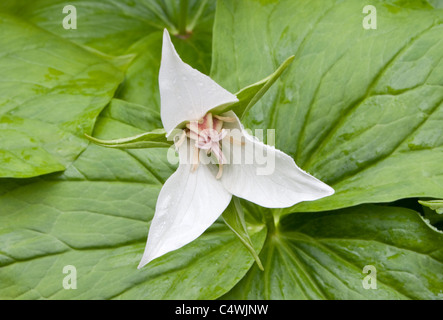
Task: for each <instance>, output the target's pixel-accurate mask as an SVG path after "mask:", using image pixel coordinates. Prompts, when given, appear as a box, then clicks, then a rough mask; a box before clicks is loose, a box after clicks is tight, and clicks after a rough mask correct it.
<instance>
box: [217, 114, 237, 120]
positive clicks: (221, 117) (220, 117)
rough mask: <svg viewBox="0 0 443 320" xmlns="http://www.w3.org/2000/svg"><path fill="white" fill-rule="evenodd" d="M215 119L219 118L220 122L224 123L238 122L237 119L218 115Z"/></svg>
mask: <svg viewBox="0 0 443 320" xmlns="http://www.w3.org/2000/svg"><path fill="white" fill-rule="evenodd" d="M214 117H215V118H217V119H218V120H221V121H224V122H236V121H237V119H235V118H234V117H223V116H219V115H217V114H214Z"/></svg>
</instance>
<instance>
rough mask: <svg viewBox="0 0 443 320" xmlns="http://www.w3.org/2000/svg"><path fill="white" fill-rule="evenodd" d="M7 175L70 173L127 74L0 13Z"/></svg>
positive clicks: (0, 144) (0, 128)
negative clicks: (68, 170) (73, 163)
mask: <svg viewBox="0 0 443 320" xmlns="http://www.w3.org/2000/svg"><path fill="white" fill-rule="evenodd" d="M0 73H1V74H2V79H1V81H0V136H2V139H1V140H0V163H1V165H0V177H17V178H23V177H32V176H37V175H42V174H47V173H51V172H55V171H62V170H64V169H65V168H66V167H67V166H68V165H69V164H70V163H71V162H72V161H73V160H75V158H76V157H77V156H78V155H79V154H80V153H81V152H82V151H83V150H84V149H85V147H86V146H87V141H86V139H84V137H83V132H88V133H90V132H91V131H92V127H93V125H94V122H95V119H96V117H97V116H98V114H99V113H100V111H101V110H102V109H103V108H104V106H105V105H106V104H107V103H108V102H109V101H110V99H111V97H112V95H113V94H114V91H115V90H116V88H117V86H118V84H119V83H120V82H121V81H122V80H123V74H122V73H121V72H120V71H119V70H117V69H116V68H114V67H113V66H112V65H111V64H109V63H107V62H106V61H104V60H101V59H99V58H97V57H96V56H95V55H92V54H90V53H89V52H87V51H85V50H83V49H81V48H79V47H77V46H76V45H73V44H72V43H70V42H68V41H65V40H63V39H60V38H59V37H56V36H54V35H51V34H49V33H48V32H46V31H43V30H41V29H40V28H36V27H33V26H32V25H29V24H27V23H25V22H23V21H22V20H19V19H16V18H14V17H11V16H8V15H0Z"/></svg>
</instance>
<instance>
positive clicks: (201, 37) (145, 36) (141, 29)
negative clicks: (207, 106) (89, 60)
mask: <svg viewBox="0 0 443 320" xmlns="http://www.w3.org/2000/svg"><path fill="white" fill-rule="evenodd" d="M181 2H183V1H180V0H171V1H163V0H119V1H115V0H73V1H69V2H66V1H65V0H35V1H31V2H30V1H28V0H3V1H1V2H0V12H1V11H6V12H9V13H11V14H14V15H17V16H20V17H21V18H23V19H26V20H28V21H29V22H32V23H34V24H36V25H38V26H39V27H41V28H43V29H46V30H48V31H50V32H52V33H55V34H57V35H58V36H61V37H63V38H66V39H68V40H71V41H73V42H76V43H78V44H81V45H84V46H87V47H91V48H94V49H96V50H99V51H101V52H103V53H105V54H108V55H127V54H132V55H134V59H133V61H132V63H131V65H130V66H129V68H128V70H127V77H126V80H125V82H124V84H123V85H122V87H121V88H119V92H118V96H117V97H119V98H122V99H124V100H126V101H130V102H134V103H138V104H141V105H146V106H147V107H149V108H153V107H156V108H157V110H159V95H158V94H156V95H153V96H152V94H151V93H150V91H152V92H158V80H157V76H158V70H159V67H160V57H161V54H160V53H161V44H162V40H161V39H162V33H163V29H164V28H167V29H168V30H169V32H170V34H171V36H172V41H173V43H174V45H175V47H176V49H177V52H178V53H179V54H180V56H181V58H182V59H183V60H184V61H186V62H187V63H188V64H190V65H191V66H193V67H194V68H197V69H198V70H200V71H201V72H203V73H206V74H208V73H209V69H210V65H211V52H212V50H211V49H212V25H213V20H214V10H215V0H203V1H200V0H190V1H187V3H188V10H187V16H186V21H185V24H186V26H187V28H186V29H187V33H186V34H181V33H180V32H179V23H180V21H182V18H181V13H180V3H181ZM66 5H71V6H74V7H75V8H76V12H77V29H75V30H73V29H64V28H63V26H62V22H63V19H64V18H65V17H66V16H67V15H68V14H67V13H63V8H64V7H65V6H66ZM98 54H99V55H100V56H101V54H100V53H98ZM116 62H117V63H118V62H119V61H118V60H117V61H116Z"/></svg>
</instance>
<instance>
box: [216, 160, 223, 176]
mask: <svg viewBox="0 0 443 320" xmlns="http://www.w3.org/2000/svg"><path fill="white" fill-rule="evenodd" d="M222 175H223V163H219V164H218V173H217V175H216V176H215V179H217V180H218V179H220V178H221V176H222Z"/></svg>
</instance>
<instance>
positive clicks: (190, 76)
mask: <svg viewBox="0 0 443 320" xmlns="http://www.w3.org/2000/svg"><path fill="white" fill-rule="evenodd" d="M159 86H160V99H161V118H162V122H163V126H164V128H165V130H166V132H167V135H169V134H170V133H171V131H172V130H173V129H174V128H175V127H177V126H178V125H179V124H180V123H182V122H184V121H193V120H199V119H201V118H202V117H203V116H204V115H205V114H206V113H207V112H208V111H209V110H211V109H214V108H215V107H218V106H221V105H226V104H230V103H233V102H237V101H238V99H237V97H236V96H235V95H233V94H232V93H230V92H229V91H227V90H225V89H223V88H222V87H221V86H219V85H218V84H217V83H216V82H215V81H214V80H212V79H211V78H209V77H208V76H206V75H204V74H203V73H201V72H199V71H197V70H195V69H193V68H192V67H191V66H189V65H188V64H186V63H184V62H183V61H182V60H181V59H180V57H179V56H178V54H177V52H176V51H175V48H174V45H173V44H172V42H171V38H170V37H169V33H168V31H167V30H166V29H165V30H164V33H163V48H162V60H161V66H160V74H159Z"/></svg>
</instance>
